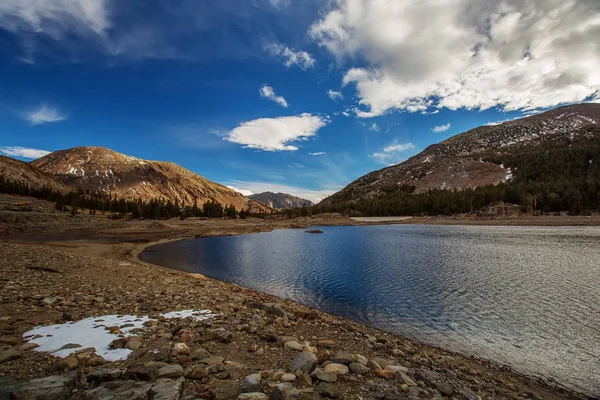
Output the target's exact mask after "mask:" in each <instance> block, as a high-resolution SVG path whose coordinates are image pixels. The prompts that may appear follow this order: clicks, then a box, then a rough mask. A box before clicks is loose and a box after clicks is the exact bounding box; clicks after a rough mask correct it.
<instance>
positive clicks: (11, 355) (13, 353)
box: [0, 348, 21, 364]
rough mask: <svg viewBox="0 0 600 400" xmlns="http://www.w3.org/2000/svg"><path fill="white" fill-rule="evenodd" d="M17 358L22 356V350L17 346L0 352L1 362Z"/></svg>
mask: <svg viewBox="0 0 600 400" xmlns="http://www.w3.org/2000/svg"><path fill="white" fill-rule="evenodd" d="M17 358H21V352H20V351H19V350H17V349H15V348H10V349H8V350H4V351H3V352H0V364H2V363H5V362H7V361H12V360H16V359H17Z"/></svg>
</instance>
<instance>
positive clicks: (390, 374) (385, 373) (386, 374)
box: [375, 368, 394, 379]
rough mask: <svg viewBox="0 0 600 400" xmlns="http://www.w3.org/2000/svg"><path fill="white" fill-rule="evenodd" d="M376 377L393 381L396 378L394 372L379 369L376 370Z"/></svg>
mask: <svg viewBox="0 0 600 400" xmlns="http://www.w3.org/2000/svg"><path fill="white" fill-rule="evenodd" d="M375 375H377V376H378V377H379V378H383V379H392V378H393V377H394V373H393V372H392V371H390V370H387V369H381V368H377V369H376V370H375Z"/></svg>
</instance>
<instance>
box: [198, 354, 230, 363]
mask: <svg viewBox="0 0 600 400" xmlns="http://www.w3.org/2000/svg"><path fill="white" fill-rule="evenodd" d="M223 361H225V359H224V358H223V357H221V356H210V357H206V358H203V359H202V360H201V361H200V362H201V363H202V364H206V365H217V364H223Z"/></svg>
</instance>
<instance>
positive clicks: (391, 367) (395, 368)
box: [384, 365, 408, 373]
mask: <svg viewBox="0 0 600 400" xmlns="http://www.w3.org/2000/svg"><path fill="white" fill-rule="evenodd" d="M384 369H387V370H388V371H392V372H396V371H400V372H404V373H407V372H408V368H406V367H403V366H401V365H386V366H385V368H384Z"/></svg>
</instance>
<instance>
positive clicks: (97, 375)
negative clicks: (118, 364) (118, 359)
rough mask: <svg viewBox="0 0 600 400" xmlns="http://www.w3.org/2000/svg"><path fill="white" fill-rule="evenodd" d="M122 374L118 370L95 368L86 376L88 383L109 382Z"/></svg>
mask: <svg viewBox="0 0 600 400" xmlns="http://www.w3.org/2000/svg"><path fill="white" fill-rule="evenodd" d="M122 374H123V372H122V371H121V370H120V369H118V368H96V369H95V370H93V371H92V372H90V373H89V374H87V380H88V381H90V382H96V383H100V382H110V381H115V380H117V379H119V378H120V377H121V375H122Z"/></svg>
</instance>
